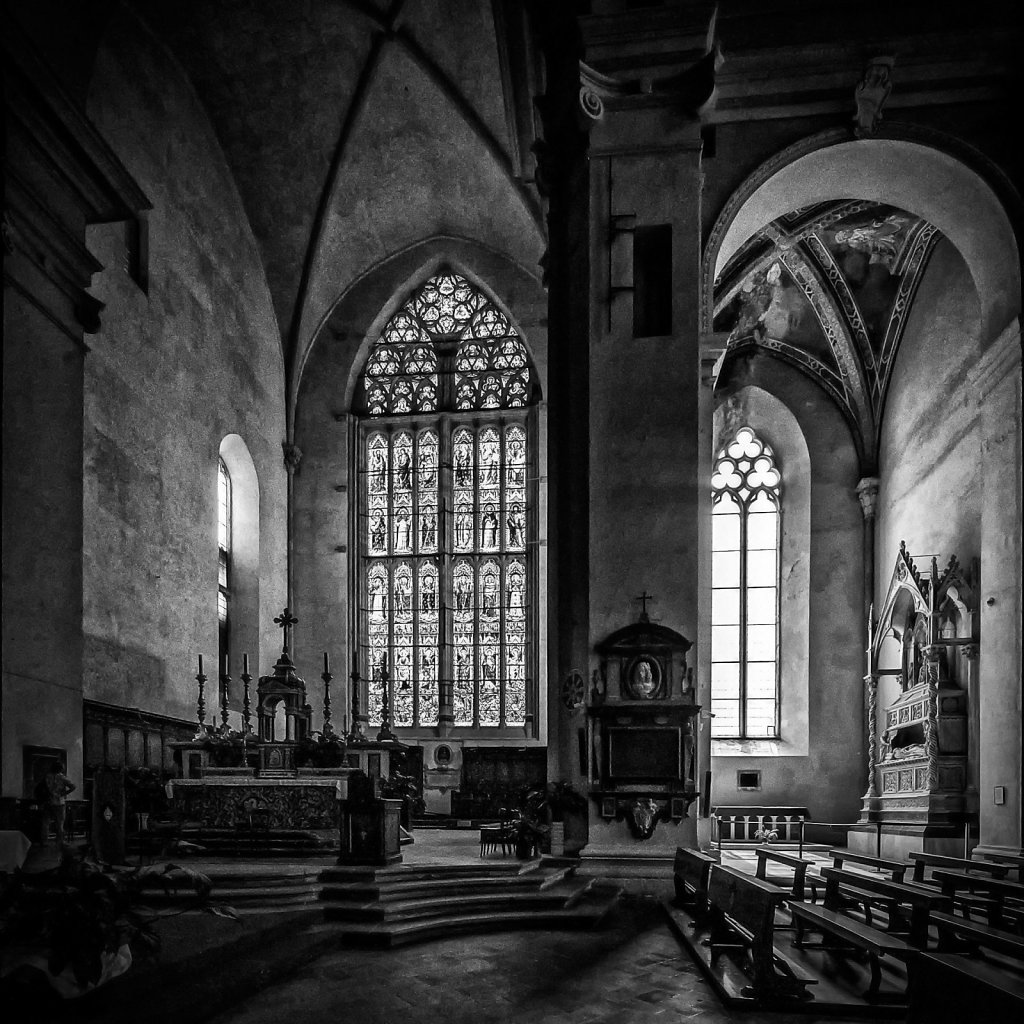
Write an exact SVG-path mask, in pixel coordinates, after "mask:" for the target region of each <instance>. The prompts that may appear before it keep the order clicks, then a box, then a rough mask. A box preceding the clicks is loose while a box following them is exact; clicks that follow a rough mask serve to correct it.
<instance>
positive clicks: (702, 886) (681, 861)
mask: <svg viewBox="0 0 1024 1024" xmlns="http://www.w3.org/2000/svg"><path fill="white" fill-rule="evenodd" d="M717 863H718V861H716V860H715V858H714V857H709V856H708V855H707V854H706V853H701V852H700V850H691V849H689V848H687V847H684V846H677V847H676V856H675V862H674V864H673V866H672V881H673V883H674V885H675V890H676V903H677V904H678V905H679V906H681V907H685V908H686V909H687V910H689V911H690V913H691V914H692V915H693V917H694V919H695V920H700V919H701V918H702V917H704V916H705V915H706V914H707V907H708V876H709V875H710V873H711V868H712V866H714V865H715V864H717Z"/></svg>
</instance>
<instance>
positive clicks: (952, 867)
mask: <svg viewBox="0 0 1024 1024" xmlns="http://www.w3.org/2000/svg"><path fill="white" fill-rule="evenodd" d="M910 859H911V860H912V861H913V862H914V875H913V880H914V881H915V882H923V881H925V880H926V879H925V870H926V868H933V869H934V868H943V869H946V870H949V871H963V872H965V873H969V872H971V871H980V872H982V873H983V874H988V875H992V876H993V877H995V878H1005V877H1006V875H1007V874H1008V872H1009V870H1010V869H1009V867H1008V866H1007V865H1006V864H994V863H992V862H991V861H987V860H965V859H964V858H963V857H945V856H943V855H941V854H938V853H922V852H920V851H917V852H914V853H911V854H910Z"/></svg>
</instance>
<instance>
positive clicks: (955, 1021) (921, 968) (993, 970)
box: [907, 953, 1024, 1024]
mask: <svg viewBox="0 0 1024 1024" xmlns="http://www.w3.org/2000/svg"><path fill="white" fill-rule="evenodd" d="M1021 1019H1024V975H1014V974H1011V973H1009V972H1007V971H1003V970H1000V969H999V968H998V967H996V966H995V965H993V964H989V963H985V962H984V961H982V960H972V959H969V958H968V957H964V956H957V955H956V954H952V953H922V954H921V956H919V957H917V958H916V959H915V960H914V961H913V962H912V963H911V964H910V1000H909V1006H908V1007H907V1024H996V1022H1002V1021H1013V1020H1021Z"/></svg>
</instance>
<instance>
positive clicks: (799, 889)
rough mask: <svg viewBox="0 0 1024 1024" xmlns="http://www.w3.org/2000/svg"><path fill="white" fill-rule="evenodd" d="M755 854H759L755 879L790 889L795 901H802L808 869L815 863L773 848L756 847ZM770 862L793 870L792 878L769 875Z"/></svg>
mask: <svg viewBox="0 0 1024 1024" xmlns="http://www.w3.org/2000/svg"><path fill="white" fill-rule="evenodd" d="M754 852H755V853H756V854H757V870H756V871H755V872H754V877H755V878H760V879H762V880H763V881H765V882H772V883H773V884H775V885H782V886H783V887H788V888H789V891H790V894H791V895H792V896H793V898H794V899H798V900H802V899H803V898H804V880H805V877H806V875H807V869H808V868H809V867H812V866H813V864H814V862H813V861H810V860H807V859H806V858H804V857H795V856H793V854H791V853H783V852H782V851H781V850H776V849H774V848H773V847H771V846H756V847H755V848H754ZM768 861H772V862H773V863H776V864H783V865H785V866H786V867H788V868H791V869H792V877H790V876H789V875H786V876H783V875H779V874H772V875H769V874H768Z"/></svg>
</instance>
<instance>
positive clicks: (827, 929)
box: [789, 868, 944, 1000]
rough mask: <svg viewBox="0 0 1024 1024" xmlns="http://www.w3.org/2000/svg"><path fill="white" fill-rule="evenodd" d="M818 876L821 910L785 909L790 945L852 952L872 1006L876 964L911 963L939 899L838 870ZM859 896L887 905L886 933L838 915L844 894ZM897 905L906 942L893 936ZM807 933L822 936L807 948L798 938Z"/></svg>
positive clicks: (845, 899) (808, 906)
mask: <svg viewBox="0 0 1024 1024" xmlns="http://www.w3.org/2000/svg"><path fill="white" fill-rule="evenodd" d="M822 874H823V876H824V878H825V900H824V905H823V906H817V905H815V904H811V903H797V902H795V901H794V902H791V903H790V904H789V910H790V913H791V914H792V916H793V923H794V925H795V926H796V937H795V938H794V941H793V945H794V946H796V947H797V948H798V949H824V950H828V951H830V952H832V953H835V954H842V953H844V952H845V953H849V952H850V951H851V947H852V949H855V950H859V951H861V952H863V953H865V954H867V957H868V964H869V967H870V970H871V980H870V983H869V985H868V988H867V990H866V991H865V993H864V996H865V998H866V999H868V1000H875V999H877V998H878V995H879V989H880V986H881V980H882V974H881V966H880V963H879V961H880V959H881V958H882V957H885V956H891V957H893V958H895V959H898V960H902V961H903V962H905V963H909V962H910V961H912V960H913V959H914V957H915V956H916V955H917V953H918V951H919V950H920V949H923V948H925V946H926V945H927V939H928V913H929V910H930V909H931V908H932V907H933V906H934V905H935V904H936V902H937V901H938V902H944V897H942V896H941V894H938V893H935V894H934V895H933V896H931V897H929V895H928V894H926V893H921V892H919V891H917V889H916V888H911V887H908V886H905V885H903V884H902V883H900V882H892V881H886V880H884V879H880V878H871V877H868V876H865V875H859V874H855V873H853V872H850V871H843V870H841V869H839V868H824V869H823V871H822ZM865 890H866V891H867V892H868V893H870V894H871V895H872V896H873V897H875V898H881V899H884V900H885V902H886V903H887V904H888V905H889V915H890V918H889V929H888V930H885V931H883V930H882V929H880V928H876V927H873V926H872V925H871V924H869V923H866V922H862V921H859V920H857V919H856V918H854V917H850V916H849V914H847V913H844V912H843V909H842V908H843V906H844V905H848V896H849V895H850V892H851V891H855V892H857V893H860V892H862V891H865ZM900 904H907V905H909V907H910V921H909V927H908V932H909V934H908V937H907V938H906V939H903V938H901V937H899V936H898V935H896V934H893V924H894V923H896V924H899V922H900V914H899V912H898V906H899V905H900ZM809 928H810V929H813V930H814V931H819V932H821V933H822V935H823V936H824V937H825V938H823V940H822V942H820V943H808V942H807V941H806V940H805V938H804V934H805V932H806V931H807V930H808V929H809ZM829 937H830V938H831V939H832V940H833V942H832V943H831V944H830V943H829V942H827V941H825V939H826V938H829ZM900 995H901V996H903V995H905V994H904V993H900Z"/></svg>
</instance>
